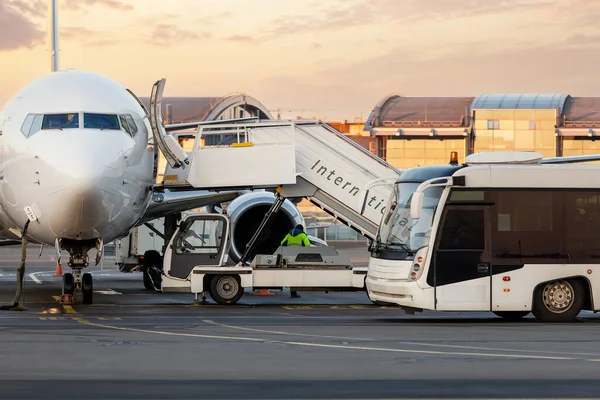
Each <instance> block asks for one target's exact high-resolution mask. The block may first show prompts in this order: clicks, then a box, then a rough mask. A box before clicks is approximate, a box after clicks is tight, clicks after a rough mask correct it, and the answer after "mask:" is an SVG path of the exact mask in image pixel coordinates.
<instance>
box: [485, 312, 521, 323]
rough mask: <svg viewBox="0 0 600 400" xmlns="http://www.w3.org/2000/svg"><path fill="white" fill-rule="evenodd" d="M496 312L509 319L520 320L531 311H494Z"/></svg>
mask: <svg viewBox="0 0 600 400" xmlns="http://www.w3.org/2000/svg"><path fill="white" fill-rule="evenodd" d="M492 312H493V313H494V314H496V315H497V316H499V317H500V318H502V319H505V320H507V321H518V320H520V319H521V318H523V317H525V316H527V315H529V313H530V311H492Z"/></svg>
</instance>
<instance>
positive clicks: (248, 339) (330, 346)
mask: <svg viewBox="0 0 600 400" xmlns="http://www.w3.org/2000/svg"><path fill="white" fill-rule="evenodd" d="M73 320H75V321H77V322H79V323H81V324H83V325H88V326H95V327H98V328H106V329H114V330H119V331H126V332H140V333H151V334H156V335H163V336H182V337H191V338H200V339H217V340H234V341H235V340H237V341H240V342H255V343H280V344H286V345H289V346H299V347H317V348H326V349H342V350H360V351H373V352H387V353H407V354H430V355H442V356H464V357H483V358H512V359H517V358H524V359H530V360H570V361H589V360H586V359H580V358H574V357H553V356H536V355H528V354H494V353H468V352H451V351H434V350H410V349H396V348H386V347H367V346H349V345H348V346H345V345H336V344H322V343H310V342H290V341H283V340H266V339H262V338H251V337H235V336H220V335H202V334H196V333H182V332H166V331H155V330H148V329H137V328H128V327H123V326H114V325H104V324H97V323H94V322H90V321H87V320H85V319H83V318H73Z"/></svg>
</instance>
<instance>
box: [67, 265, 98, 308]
mask: <svg viewBox="0 0 600 400" xmlns="http://www.w3.org/2000/svg"><path fill="white" fill-rule="evenodd" d="M62 288H63V298H65V297H66V298H69V297H70V298H71V299H72V298H73V297H74V296H75V294H76V293H79V292H81V295H82V301H81V303H82V304H92V303H93V301H94V282H93V280H92V274H90V273H89V272H86V273H85V274H82V273H81V269H74V270H73V273H72V274H71V273H68V272H67V273H65V274H63V281H62Z"/></svg>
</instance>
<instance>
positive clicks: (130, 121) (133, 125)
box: [125, 114, 138, 136]
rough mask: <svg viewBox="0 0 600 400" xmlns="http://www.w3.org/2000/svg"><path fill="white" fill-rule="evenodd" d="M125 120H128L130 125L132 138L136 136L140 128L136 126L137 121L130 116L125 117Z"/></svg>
mask: <svg viewBox="0 0 600 400" xmlns="http://www.w3.org/2000/svg"><path fill="white" fill-rule="evenodd" d="M125 119H126V120H127V124H128V125H129V130H130V131H131V136H135V134H136V133H137V132H138V128H137V125H136V124H135V121H134V120H133V117H132V116H131V115H129V114H127V115H125Z"/></svg>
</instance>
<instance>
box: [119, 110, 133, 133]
mask: <svg viewBox="0 0 600 400" xmlns="http://www.w3.org/2000/svg"><path fill="white" fill-rule="evenodd" d="M119 120H120V121H121V126H122V127H123V130H124V131H125V132H127V133H129V134H130V135H131V129H129V124H128V123H127V121H126V120H125V116H124V115H119ZM132 136H133V135H132Z"/></svg>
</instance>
